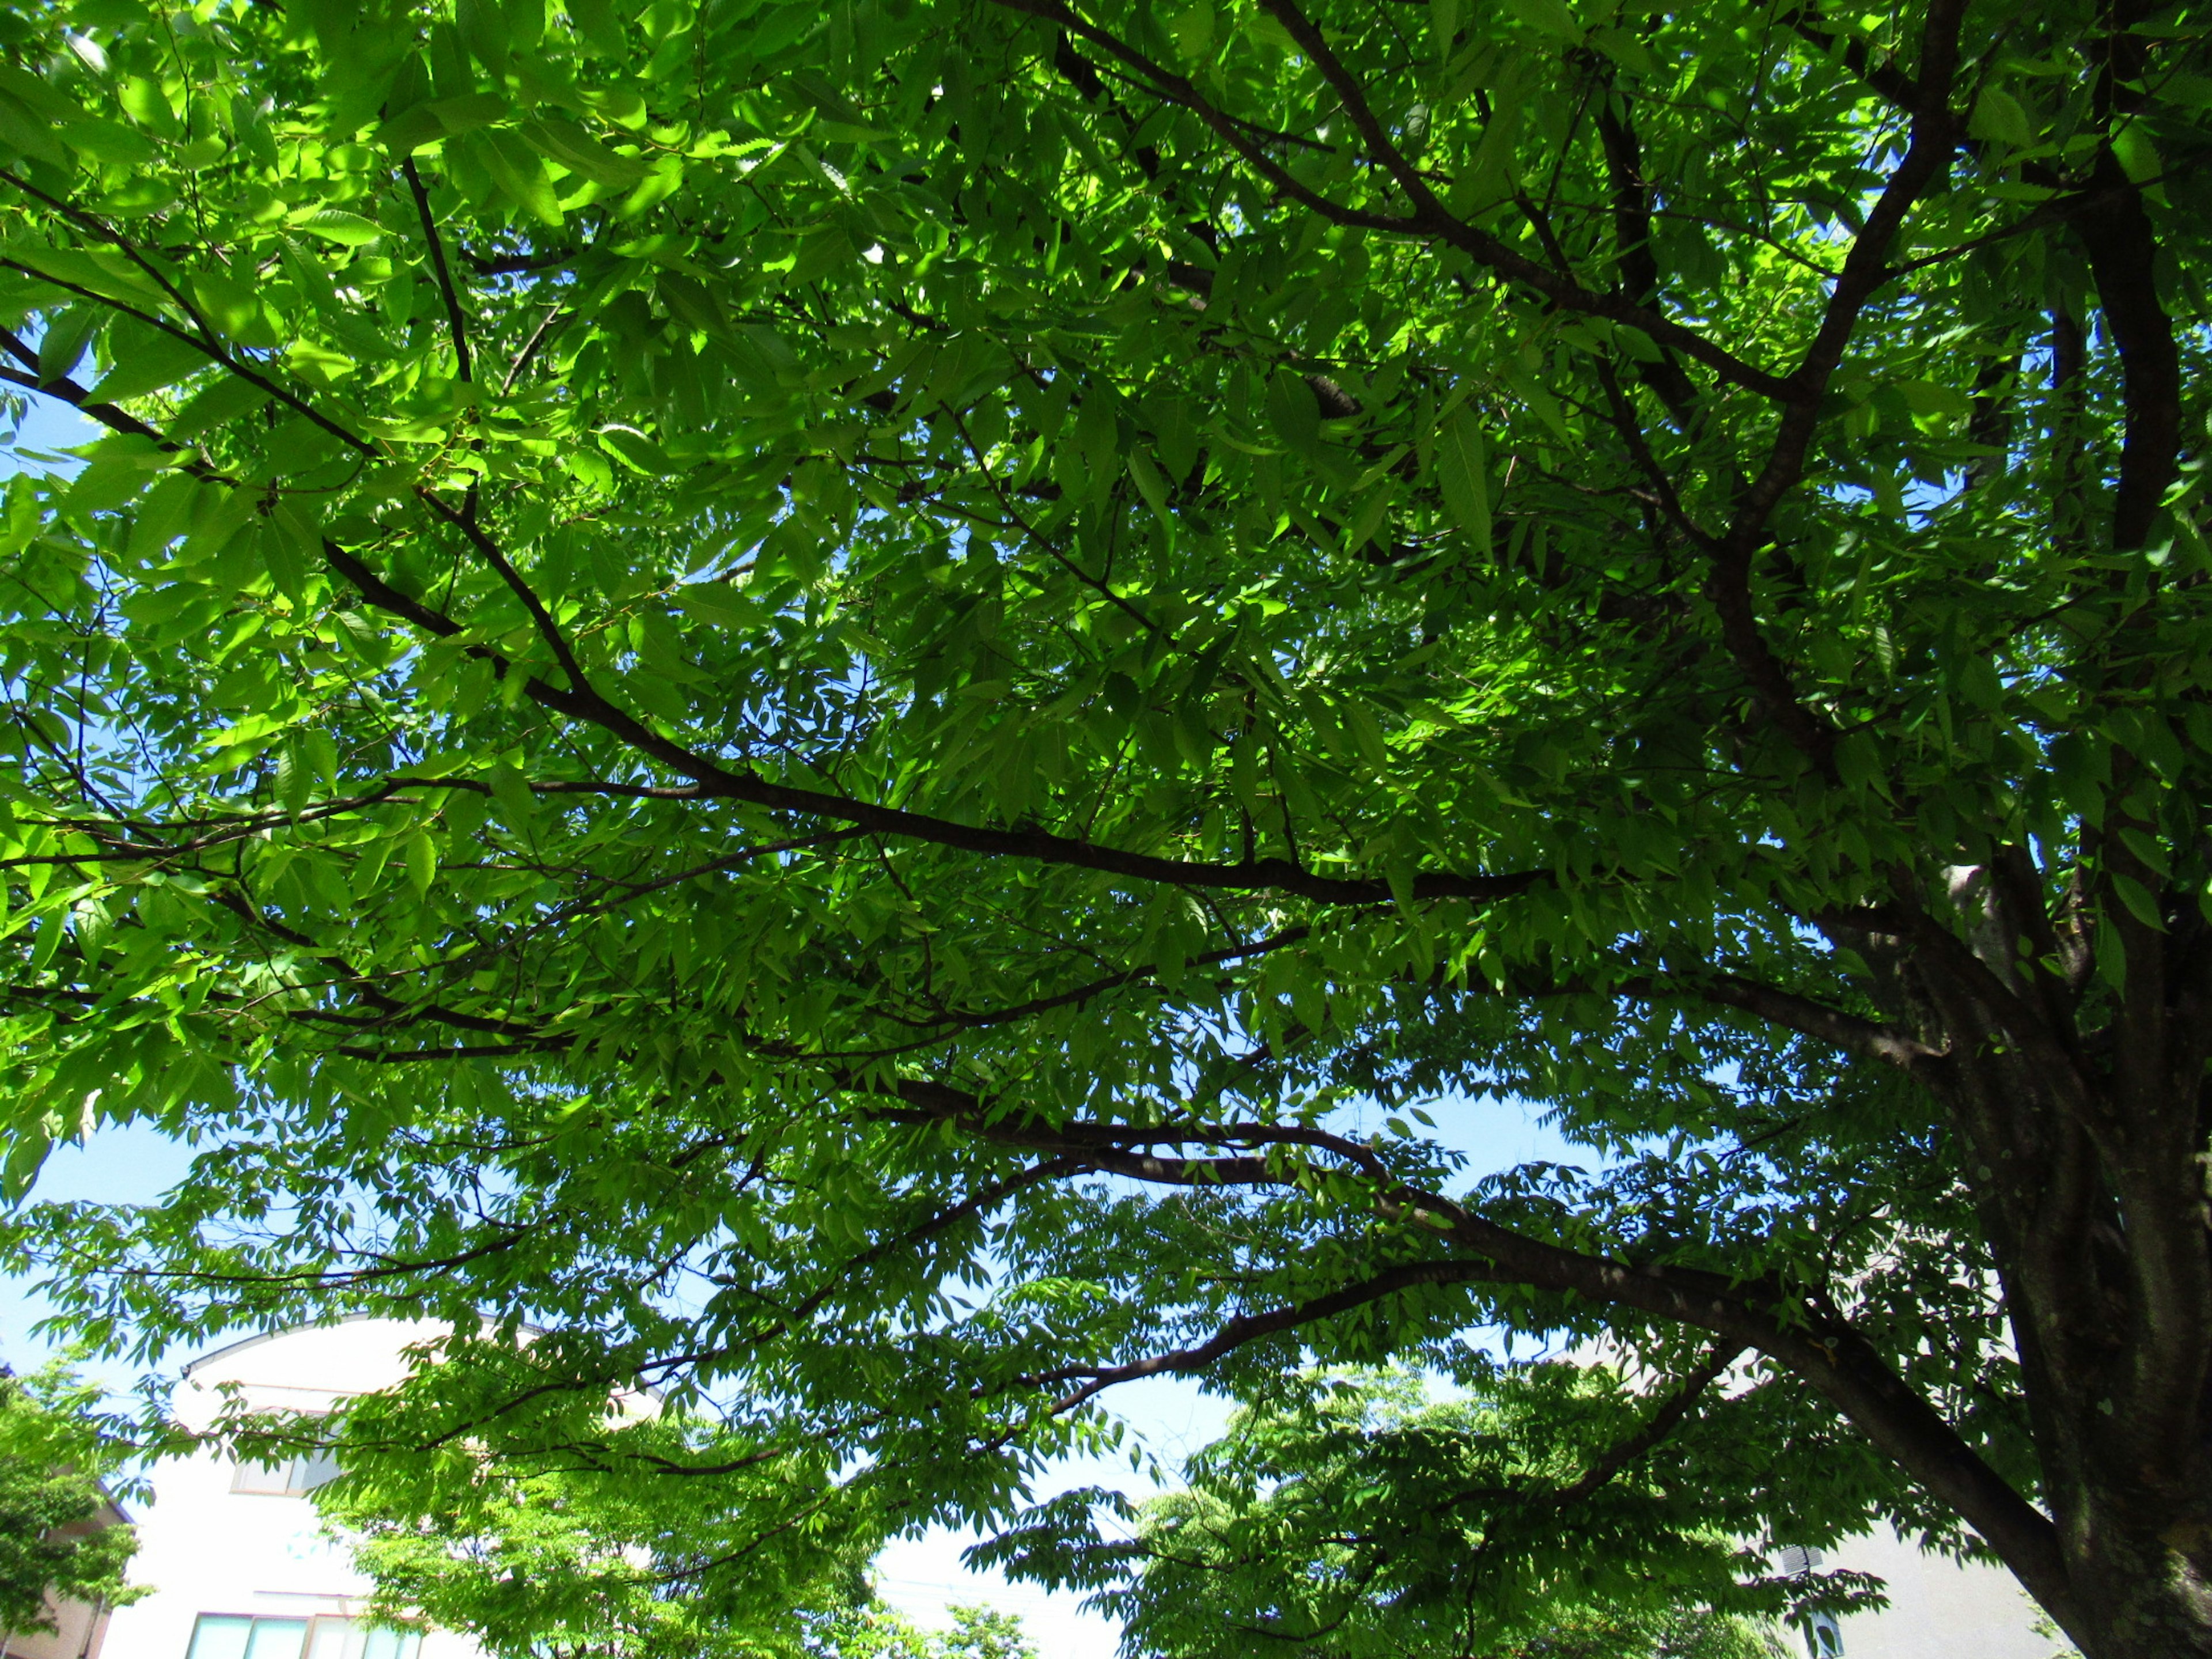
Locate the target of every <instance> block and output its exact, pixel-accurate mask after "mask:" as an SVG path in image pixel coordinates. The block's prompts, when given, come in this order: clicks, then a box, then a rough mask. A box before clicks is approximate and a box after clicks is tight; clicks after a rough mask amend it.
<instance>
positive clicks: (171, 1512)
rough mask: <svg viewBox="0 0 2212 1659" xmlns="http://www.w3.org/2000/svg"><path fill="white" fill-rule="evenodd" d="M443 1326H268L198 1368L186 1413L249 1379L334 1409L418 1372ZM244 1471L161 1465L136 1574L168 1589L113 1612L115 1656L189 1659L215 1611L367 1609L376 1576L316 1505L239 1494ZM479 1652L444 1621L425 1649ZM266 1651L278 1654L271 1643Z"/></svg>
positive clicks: (206, 1463) (262, 1401) (216, 1465)
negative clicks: (422, 1353)
mask: <svg viewBox="0 0 2212 1659" xmlns="http://www.w3.org/2000/svg"><path fill="white" fill-rule="evenodd" d="M440 1331H441V1328H440V1327H436V1326H431V1325H413V1324H407V1323H403V1322H398V1321H394V1320H352V1321H348V1322H343V1323H341V1324H337V1325H328V1326H319V1327H313V1328H305V1329H300V1330H292V1331H285V1332H281V1333H279V1334H276V1335H274V1336H270V1337H260V1338H255V1339H253V1340H251V1341H247V1342H242V1343H240V1344H237V1345H236V1346H232V1347H229V1348H225V1349H222V1350H221V1351H219V1352H216V1353H214V1354H210V1355H209V1356H208V1357H207V1358H204V1359H202V1360H199V1361H197V1362H196V1363H195V1364H193V1365H192V1366H191V1367H190V1368H189V1369H188V1370H186V1372H185V1379H184V1381H183V1383H182V1384H181V1385H180V1386H179V1388H178V1389H177V1393H176V1398H175V1411H176V1415H177V1417H178V1419H179V1420H180V1421H181V1422H182V1423H184V1424H185V1425H186V1426H187V1427H191V1428H204V1427H206V1426H207V1425H210V1423H212V1422H213V1421H214V1420H215V1419H216V1416H217V1415H218V1413H220V1411H221V1409H222V1396H221V1395H220V1394H218V1392H217V1390H218V1389H220V1388H221V1387H222V1385H223V1384H226V1383H235V1384H237V1385H238V1387H239V1389H240V1393H241V1394H242V1395H243V1397H244V1399H245V1401H246V1404H247V1405H248V1406H250V1407H255V1408H257V1409H273V1408H278V1407H291V1408H294V1409H297V1410H304V1411H316V1410H326V1409H328V1408H329V1407H331V1405H333V1404H335V1403H336V1402H337V1400H338V1399H340V1398H341V1397H342V1396H343V1395H351V1394H361V1393H366V1392H368V1391H369V1390H372V1389H382V1388H387V1387H390V1386H391V1385H392V1384H393V1383H397V1382H398V1381H399V1380H400V1379H401V1378H402V1377H403V1376H404V1375H405V1374H406V1360H405V1358H404V1355H403V1352H402V1351H403V1350H404V1348H405V1347H406V1346H408V1345H409V1344H410V1343H413V1342H417V1341H422V1340H428V1339H429V1338H431V1337H435V1336H436V1335H438V1334H440ZM236 1474H237V1465H236V1464H235V1462H233V1461H232V1460H231V1459H229V1458H227V1457H222V1456H219V1455H216V1453H214V1452H211V1451H204V1452H202V1453H200V1454H198V1455H196V1456H192V1457H189V1458H172V1459H168V1460H166V1461H164V1462H161V1463H159V1464H157V1465H155V1468H154V1470H153V1473H152V1486H153V1498H152V1501H151V1502H150V1503H149V1504H146V1505H145V1506H144V1510H143V1513H142V1514H140V1515H139V1516H137V1528H138V1553H137V1557H136V1558H135V1559H133V1561H132V1563H131V1580H132V1582H134V1583H142V1584H150V1585H153V1586H154V1587H155V1593H154V1594H153V1595H149V1596H147V1597H146V1598H145V1599H144V1600H143V1601H135V1602H133V1603H131V1605H130V1606H129V1607H118V1608H117V1609H116V1610H115V1611H114V1613H112V1614H111V1615H110V1616H109V1620H110V1622H109V1627H108V1632H107V1639H106V1644H105V1651H104V1654H103V1655H102V1656H101V1659H185V1656H186V1655H187V1653H188V1652H189V1651H190V1650H191V1641H192V1629H193V1626H194V1623H195V1621H196V1620H197V1619H198V1617H199V1616H200V1615H201V1614H202V1613H231V1614H248V1615H259V1616H263V1617H277V1618H287V1619H301V1618H308V1619H312V1618H313V1617H315V1616H317V1615H323V1616H328V1617H336V1616H345V1617H351V1616H357V1615H359V1614H360V1613H362V1611H363V1609H364V1607H365V1606H366V1597H367V1595H368V1588H369V1586H368V1580H367V1579H366V1578H364V1577H362V1575H361V1574H359V1573H357V1572H356V1571H354V1570H353V1567H352V1565H351V1563H350V1561H349V1559H348V1557H347V1553H346V1552H345V1550H344V1548H343V1547H342V1546H340V1545H337V1544H335V1543H333V1542H331V1541H330V1540H328V1539H326V1538H325V1537H324V1536H323V1534H322V1529H321V1522H320V1518H319V1516H317V1514H316V1513H315V1507H314V1504H313V1502H312V1501H311V1500H309V1499H308V1498H303V1497H283V1496H278V1495H274V1494H264V1493H256V1492H233V1491H232V1490H231V1483H232V1481H233V1480H234V1478H235V1476H236ZM477 1651H478V1650H477V1648H476V1646H475V1644H473V1643H471V1642H470V1641H469V1640H468V1639H467V1638H465V1637H461V1636H459V1635H457V1634H455V1633H453V1632H443V1631H433V1632H429V1633H428V1635H427V1636H426V1637H425V1638H424V1641H423V1644H422V1653H421V1659H473V1656H476V1655H477ZM67 1659H76V1655H75V1654H74V1653H71V1654H70V1655H69V1656H67ZM255 1659H264V1656H263V1655H261V1654H260V1653H259V1652H258V1651H257V1652H256V1654H255ZM281 1659H297V1656H295V1655H292V1654H290V1653H289V1652H288V1653H286V1654H284V1655H283V1656H281Z"/></svg>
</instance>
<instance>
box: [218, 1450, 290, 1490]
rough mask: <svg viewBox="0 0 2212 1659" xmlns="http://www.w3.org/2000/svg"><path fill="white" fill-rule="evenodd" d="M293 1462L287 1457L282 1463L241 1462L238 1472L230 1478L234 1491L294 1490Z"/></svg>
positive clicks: (231, 1487)
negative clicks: (292, 1483)
mask: <svg viewBox="0 0 2212 1659" xmlns="http://www.w3.org/2000/svg"><path fill="white" fill-rule="evenodd" d="M291 1482H292V1463H291V1460H290V1459H289V1458H287V1459H286V1460H285V1461H284V1462H281V1463H248V1462H240V1464H239V1466H238V1473H237V1474H234V1475H233V1476H231V1478H230V1489H231V1490H232V1491H233V1492H269V1493H276V1492H289V1491H291V1490H292V1485H291Z"/></svg>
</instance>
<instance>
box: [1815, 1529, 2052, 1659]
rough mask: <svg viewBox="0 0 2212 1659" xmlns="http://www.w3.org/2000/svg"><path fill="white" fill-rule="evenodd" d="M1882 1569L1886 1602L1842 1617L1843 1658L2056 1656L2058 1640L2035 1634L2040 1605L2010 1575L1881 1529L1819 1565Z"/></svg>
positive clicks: (2043, 1658) (2016, 1658) (2013, 1658)
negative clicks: (1958, 1559)
mask: <svg viewBox="0 0 2212 1659" xmlns="http://www.w3.org/2000/svg"><path fill="white" fill-rule="evenodd" d="M1821 1565H1823V1566H1825V1567H1848V1568H1850V1569H1851V1570H1852V1571H1857V1572H1871V1573H1876V1574H1879V1575H1880V1576H1881V1577H1882V1578H1884V1579H1886V1580H1887V1581H1888V1584H1889V1606H1888V1607H1887V1608H1885V1609H1884V1610H1883V1611H1881V1612H1880V1613H1858V1614H1856V1615H1854V1616H1853V1617H1851V1618H1849V1619H1846V1620H1844V1621H1843V1626H1842V1634H1843V1638H1844V1659H2051V1656H2053V1655H2056V1654H2060V1653H2063V1652H2065V1651H2066V1643H2065V1642H2064V1641H2063V1639H2061V1638H2056V1637H2051V1636H2044V1635H2039V1634H2038V1633H2037V1631H2036V1628H2035V1626H2036V1623H2037V1611H2038V1610H2037V1608H2036V1606H2035V1604H2034V1603H2033V1601H2029V1600H2028V1599H2027V1592H2026V1591H2024V1590H2022V1589H2021V1587H2020V1584H2019V1582H2018V1581H2017V1580H2016V1579H2015V1578H2014V1577H2013V1576H2012V1575H2011V1574H2010V1573H2008V1572H2005V1571H2002V1570H2001V1569H1999V1568H1996V1567H1985V1566H1979V1565H1975V1566H1961V1565H1960V1564H1959V1563H1957V1562H1955V1561H1952V1560H1949V1559H1946V1558H1945V1557H1943V1556H1940V1555H1929V1554H1927V1553H1924V1552H1923V1551H1922V1550H1921V1549H1920V1548H1919V1547H1918V1546H1917V1545H1914V1544H1909V1543H1906V1542H1905V1541H1903V1540H1901V1539H1899V1537H1898V1536H1897V1534H1895V1533H1893V1532H1891V1531H1890V1530H1888V1529H1887V1528H1883V1529H1881V1531H1879V1532H1875V1533H1871V1534H1868V1535H1866V1536H1864V1537H1862V1538H1854V1539H1852V1540H1851V1541H1850V1542H1849V1543H1847V1544H1845V1545H1844V1546H1843V1547H1841V1548H1839V1549H1838V1550H1836V1551H1835V1552H1834V1553H1832V1555H1831V1556H1830V1557H1829V1559H1827V1560H1826V1561H1825V1562H1823V1563H1822V1564H1821Z"/></svg>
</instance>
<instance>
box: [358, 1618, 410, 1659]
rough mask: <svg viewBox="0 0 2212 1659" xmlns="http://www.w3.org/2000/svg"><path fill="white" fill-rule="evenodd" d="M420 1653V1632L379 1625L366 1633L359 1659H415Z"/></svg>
mask: <svg viewBox="0 0 2212 1659" xmlns="http://www.w3.org/2000/svg"><path fill="white" fill-rule="evenodd" d="M421 1652H422V1632H421V1631H419V1630H407V1629H404V1628H400V1627H396V1626H391V1625H380V1626H377V1627H376V1628H375V1629H374V1630H372V1631H370V1632H369V1633H368V1641H367V1642H366V1643H365V1644H362V1650H361V1659H416V1656H417V1655H418V1654H420V1653H421Z"/></svg>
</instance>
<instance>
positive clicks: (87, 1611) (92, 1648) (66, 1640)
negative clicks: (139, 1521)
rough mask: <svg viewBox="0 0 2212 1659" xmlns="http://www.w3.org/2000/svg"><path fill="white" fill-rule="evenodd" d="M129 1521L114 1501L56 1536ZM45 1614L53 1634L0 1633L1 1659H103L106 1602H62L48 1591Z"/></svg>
mask: <svg viewBox="0 0 2212 1659" xmlns="http://www.w3.org/2000/svg"><path fill="white" fill-rule="evenodd" d="M130 1519H131V1517H130V1516H127V1515H125V1513H124V1512H123V1511H122V1510H119V1509H118V1508H117V1507H116V1506H115V1504H113V1503H112V1502H106V1503H103V1504H100V1507H99V1509H97V1510H94V1512H93V1513H92V1514H90V1515H88V1516H86V1517H85V1518H84V1519H83V1520H82V1521H72V1522H70V1523H69V1524H68V1525H67V1526H65V1527H61V1528H57V1529H56V1532H55V1534H54V1535H55V1536H58V1537H63V1538H70V1537H76V1536H81V1535H82V1534H86V1533H91V1532H98V1531H100V1530H101V1529H102V1528H106V1527H113V1526H122V1525H125V1524H126V1523H127V1522H129V1521H130ZM46 1611H47V1613H49V1614H51V1615H52V1619H53V1621H54V1628H53V1629H52V1630H51V1631H28V1632H20V1631H9V1632H4V1633H0V1659H100V1642H101V1639H102V1638H104V1637H105V1636H106V1633H107V1620H108V1609H107V1607H106V1604H105V1603H104V1602H103V1603H98V1604H95V1603H93V1602H89V1601H58V1600H56V1599H55V1597H54V1596H53V1595H52V1593H51V1592H49V1593H48V1595H47V1596H46Z"/></svg>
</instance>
